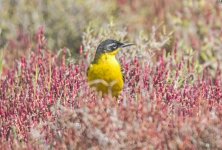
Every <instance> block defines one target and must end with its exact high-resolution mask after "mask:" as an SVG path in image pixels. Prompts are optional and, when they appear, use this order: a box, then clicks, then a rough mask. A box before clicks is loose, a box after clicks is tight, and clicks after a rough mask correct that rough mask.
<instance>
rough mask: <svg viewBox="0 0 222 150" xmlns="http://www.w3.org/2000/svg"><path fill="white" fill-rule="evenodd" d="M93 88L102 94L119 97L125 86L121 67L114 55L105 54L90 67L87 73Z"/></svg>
mask: <svg viewBox="0 0 222 150" xmlns="http://www.w3.org/2000/svg"><path fill="white" fill-rule="evenodd" d="M87 75H88V81H89V84H90V86H91V87H95V88H96V89H97V90H98V91H101V92H102V94H103V95H104V94H108V93H110V94H112V95H113V96H118V95H119V94H120V93H121V91H122V89H123V85H124V81H123V75H122V72H121V66H120V64H119V62H118V61H117V60H116V58H115V56H114V55H109V54H103V55H101V57H100V58H99V59H98V60H97V62H96V63H94V64H91V65H90V66H89V70H88V72H87Z"/></svg>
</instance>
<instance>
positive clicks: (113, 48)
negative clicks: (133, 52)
mask: <svg viewBox="0 0 222 150" xmlns="http://www.w3.org/2000/svg"><path fill="white" fill-rule="evenodd" d="M131 45H135V44H132V43H121V42H119V41H116V40H112V39H107V40H105V41H102V42H101V43H100V44H99V46H98V47H97V50H96V56H100V55H101V54H105V53H106V54H109V55H116V54H117V53H118V52H119V51H120V50H121V49H122V48H124V47H128V46H131Z"/></svg>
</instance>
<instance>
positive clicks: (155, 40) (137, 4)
mask: <svg viewBox="0 0 222 150" xmlns="http://www.w3.org/2000/svg"><path fill="white" fill-rule="evenodd" d="M0 20H1V21H0V36H1V38H0V49H3V53H2V58H4V61H1V62H2V64H4V63H5V64H8V63H6V62H10V60H12V59H16V58H18V57H20V56H23V55H24V54H26V53H27V50H28V49H30V48H32V47H33V45H35V42H33V41H35V40H33V39H36V36H35V33H36V31H37V29H38V28H39V27H40V26H43V27H44V28H45V31H46V38H47V42H48V46H49V49H52V50H59V49H61V48H64V47H66V48H69V49H70V51H71V52H72V54H73V56H74V57H75V56H78V54H77V53H78V52H79V47H80V46H81V45H82V43H83V36H84V33H86V32H90V33H92V34H94V35H92V36H91V37H92V38H94V39H95V37H96V38H99V37H98V36H95V34H96V33H97V32H109V33H110V37H111V38H116V39H121V40H128V41H133V42H135V43H138V40H139V39H141V37H143V39H144V44H147V45H149V47H150V48H151V49H159V48H165V49H166V51H167V52H171V51H172V47H173V46H174V45H175V44H177V45H178V47H179V48H180V50H182V51H187V50H188V49H193V50H194V52H195V53H197V57H196V59H198V60H199V61H200V63H201V64H203V65H205V66H210V68H216V64H217V61H218V60H219V61H221V60H222V57H221V56H222V51H221V49H222V44H221V43H222V30H221V26H222V23H221V20H222V4H220V3H219V2H218V1H217V0H208V1H206V0H186V1H177V0H156V1H153V0H140V1H137V0H113V1H103V0H63V1H60V0H54V1H52V0H32V1H30V0H0ZM107 26H111V27H112V26H115V28H114V29H116V30H119V31H122V33H121V36H118V35H112V33H113V32H111V30H110V28H107ZM101 29H102V30H101ZM109 30H110V31H109ZM91 31H93V32H91ZM126 33H127V34H126ZM88 34H89V33H88ZM122 34H125V36H123V35H122ZM98 35H99V34H98ZM105 35H108V34H105ZM105 37H106V38H109V37H107V36H105ZM103 38H104V37H101V38H99V40H97V43H96V44H95V45H97V44H98V42H99V41H101V40H103ZM89 41H90V39H88V42H89ZM85 42H86V41H85ZM89 46H90V45H89ZM181 55H183V53H181Z"/></svg>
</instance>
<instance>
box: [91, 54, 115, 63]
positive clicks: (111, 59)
mask: <svg viewBox="0 0 222 150" xmlns="http://www.w3.org/2000/svg"><path fill="white" fill-rule="evenodd" d="M94 62H97V63H108V62H117V59H116V56H115V55H110V54H103V55H100V56H97V57H95V59H94Z"/></svg>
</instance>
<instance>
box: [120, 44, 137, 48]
mask: <svg viewBox="0 0 222 150" xmlns="http://www.w3.org/2000/svg"><path fill="white" fill-rule="evenodd" d="M132 45H135V44H133V43H125V44H123V45H122V46H121V47H122V48H123V47H128V46H132Z"/></svg>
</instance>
